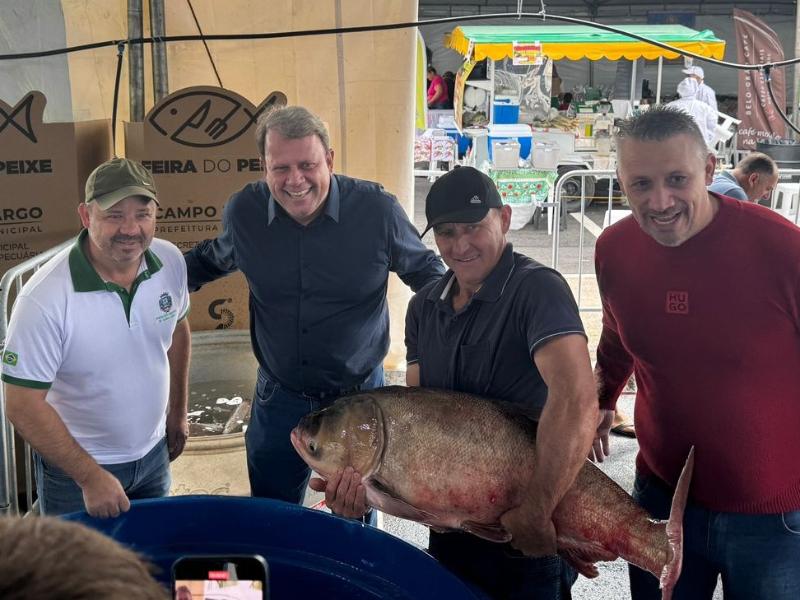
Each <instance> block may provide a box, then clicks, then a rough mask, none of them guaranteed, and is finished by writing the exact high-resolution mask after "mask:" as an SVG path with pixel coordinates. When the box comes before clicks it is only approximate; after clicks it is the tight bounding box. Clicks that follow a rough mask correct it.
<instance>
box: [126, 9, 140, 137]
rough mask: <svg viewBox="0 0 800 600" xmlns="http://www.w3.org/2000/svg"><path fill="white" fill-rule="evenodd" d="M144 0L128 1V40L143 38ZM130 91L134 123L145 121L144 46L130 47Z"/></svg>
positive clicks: (133, 45)
mask: <svg viewBox="0 0 800 600" xmlns="http://www.w3.org/2000/svg"><path fill="white" fill-rule="evenodd" d="M142 20H143V19H142V0H128V39H137V38H141V37H142V29H143V25H142ZM128 91H129V94H130V105H131V115H130V119H131V122H132V123H138V122H140V121H143V120H144V46H143V45H142V44H129V45H128Z"/></svg>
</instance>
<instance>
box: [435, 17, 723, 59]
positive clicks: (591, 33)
mask: <svg viewBox="0 0 800 600" xmlns="http://www.w3.org/2000/svg"><path fill="white" fill-rule="evenodd" d="M615 27H617V28H618V29H621V30H623V31H626V32H630V33H635V34H637V35H640V36H642V37H646V38H648V39H652V40H655V41H657V42H661V43H664V44H669V45H670V46H673V47H675V48H678V49H680V50H686V51H689V52H694V53H695V54H699V55H701V56H706V57H710V58H716V59H718V60H721V59H722V58H723V56H724V54H725V41H724V40H721V39H718V38H716V37H714V33H713V32H712V31H711V30H709V29H705V30H703V31H695V30H694V29H690V28H688V27H684V26H682V25H620V26H615ZM513 42H525V43H531V42H541V44H542V52H543V54H544V55H545V56H547V57H549V58H551V59H553V60H561V59H563V58H567V59H569V60H580V59H583V58H588V59H589V60H599V59H601V58H607V59H609V60H619V59H620V58H625V59H628V60H636V59H637V58H646V59H648V60H655V59H657V58H659V57H662V56H663V57H664V58H678V57H679V56H680V55H679V54H678V53H676V52H670V51H669V50H664V49H663V48H659V47H658V46H653V45H652V44H648V43H646V42H641V41H639V40H636V39H633V38H630V37H627V36H625V35H622V34H619V33H611V32H610V31H604V30H602V29H596V28H594V27H590V26H587V25H535V26H519V27H516V26H511V27H508V26H494V27H493V26H475V27H456V28H455V29H454V30H453V31H452V33H450V35H447V36H445V46H446V47H447V48H452V49H453V50H455V51H456V52H458V53H460V54H461V55H463V56H466V55H467V54H468V52H469V48H470V44H472V47H473V54H474V58H475V60H483V59H484V58H487V57H488V58H491V59H492V60H502V59H503V58H507V57H511V56H512V55H513V45H512V44H513Z"/></svg>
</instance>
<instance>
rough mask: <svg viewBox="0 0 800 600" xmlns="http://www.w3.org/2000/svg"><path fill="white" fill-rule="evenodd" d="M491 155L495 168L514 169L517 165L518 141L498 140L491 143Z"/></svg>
mask: <svg viewBox="0 0 800 600" xmlns="http://www.w3.org/2000/svg"><path fill="white" fill-rule="evenodd" d="M492 155H493V159H492V163H493V165H494V168H495V169H516V168H517V167H518V166H519V142H516V141H514V140H509V141H500V140H498V141H496V142H494V143H493V144H492Z"/></svg>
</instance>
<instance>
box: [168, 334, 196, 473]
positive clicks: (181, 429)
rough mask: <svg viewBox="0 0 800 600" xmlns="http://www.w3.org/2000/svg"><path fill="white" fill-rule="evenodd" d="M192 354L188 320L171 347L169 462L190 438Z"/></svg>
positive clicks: (177, 455)
mask: <svg viewBox="0 0 800 600" xmlns="http://www.w3.org/2000/svg"><path fill="white" fill-rule="evenodd" d="M191 353H192V333H191V331H190V330H189V319H188V318H183V319H181V321H180V322H179V323H178V324H177V325H176V327H175V331H173V332H172V345H171V346H170V347H169V350H168V351H167V360H169V406H168V407H167V447H168V448H169V459H170V461H173V460H175V459H176V458H178V457H179V456H180V455H181V453H182V452H183V447H184V446H185V445H186V438H187V437H189V422H188V420H187V418H188V417H187V414H188V411H189V357H190V356H191Z"/></svg>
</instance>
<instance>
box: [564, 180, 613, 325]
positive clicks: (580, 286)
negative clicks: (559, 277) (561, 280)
mask: <svg viewBox="0 0 800 600" xmlns="http://www.w3.org/2000/svg"><path fill="white" fill-rule="evenodd" d="M576 177H577V178H580V182H581V195H580V205H579V206H580V225H581V228H580V232H579V234H578V273H577V275H578V293H577V295H576V298H575V300H576V302H577V303H578V309H579V310H580V311H582V312H599V311H600V310H601V309H600V307H585V306H583V305H582V294H581V292H582V290H583V250H584V237H585V229H586V228H585V227H583V222H584V219H586V218H587V217H586V205H587V201H586V200H587V199H586V178H587V177H591V178H593V179H594V180H595V181H596V180H600V179H608V209H607V210H609V211H610V210H612V207H613V205H614V182H615V181H616V179H617V173H616V171H613V170H611V169H593V170H587V169H575V170H574V171H568V172H566V173H564V175H563V176H561V177H560V178H559V180H558V181H557V182H556V189H555V194H554V197H555V201H554V204H555V206H554V207H553V208H554V212H553V250H552V258H551V262H552V266H553V268H554V269H558V252H559V247H560V244H561V219H562V218H565V217H566V214H567V211H566V202H565V199H564V198H565V197H564V185H565V184H566V183H567V181H568V180H570V179H574V178H576ZM609 214H610V213H609Z"/></svg>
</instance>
